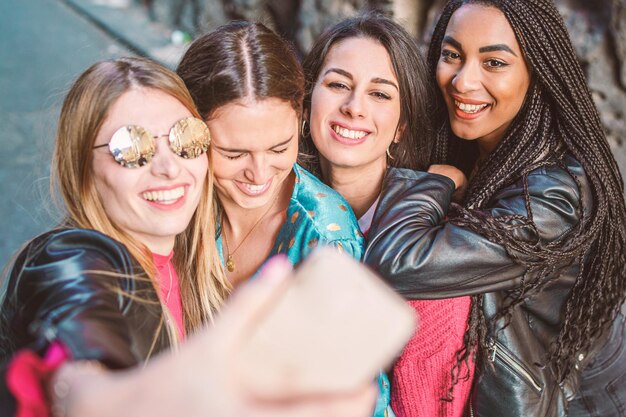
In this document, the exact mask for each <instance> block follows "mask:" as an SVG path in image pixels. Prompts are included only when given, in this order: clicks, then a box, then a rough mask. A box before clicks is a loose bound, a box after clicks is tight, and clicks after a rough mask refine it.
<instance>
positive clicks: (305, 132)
mask: <svg viewBox="0 0 626 417" xmlns="http://www.w3.org/2000/svg"><path fill="white" fill-rule="evenodd" d="M310 133H311V132H310V131H309V130H308V129H307V127H306V119H302V126H300V135H302V136H309V134H310Z"/></svg>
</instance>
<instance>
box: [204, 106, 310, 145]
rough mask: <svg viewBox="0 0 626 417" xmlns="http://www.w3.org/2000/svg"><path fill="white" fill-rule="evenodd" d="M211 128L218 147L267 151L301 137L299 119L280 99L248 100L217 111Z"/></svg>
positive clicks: (211, 120)
mask: <svg viewBox="0 0 626 417" xmlns="http://www.w3.org/2000/svg"><path fill="white" fill-rule="evenodd" d="M207 125H208V126H209V130H210V131H211V136H212V137H213V143H214V144H215V145H216V146H218V147H223V148H230V149H239V150H244V149H245V150H250V151H254V150H266V149H269V148H271V147H273V146H275V145H276V144H278V143H281V142H284V141H286V140H287V139H289V138H291V137H295V136H296V135H297V133H298V115H297V113H296V111H295V110H294V109H293V108H292V107H291V103H289V102H287V101H284V100H280V99H277V98H269V99H263V100H244V101H236V102H233V103H228V104H226V105H224V106H222V107H220V108H219V109H217V110H216V111H215V112H214V114H213V115H212V116H211V118H210V119H209V120H207Z"/></svg>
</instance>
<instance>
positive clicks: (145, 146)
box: [93, 117, 211, 168]
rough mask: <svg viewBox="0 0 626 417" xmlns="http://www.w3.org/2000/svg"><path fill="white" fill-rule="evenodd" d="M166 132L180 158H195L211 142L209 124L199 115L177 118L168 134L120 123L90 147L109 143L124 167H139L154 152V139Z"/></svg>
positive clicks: (115, 156) (205, 149)
mask: <svg viewBox="0 0 626 417" xmlns="http://www.w3.org/2000/svg"><path fill="white" fill-rule="evenodd" d="M163 136H167V137H168V140H169V146H170V149H171V150H172V152H174V153H175V154H176V155H178V156H180V157H181V158H185V159H193V158H197V157H199V156H200V155H202V154H203V153H205V152H206V151H207V149H208V148H209V144H210V143H211V135H210V133H209V128H208V127H207V125H206V124H205V123H204V122H203V121H202V120H200V119H198V118H195V117H186V118H184V119H180V120H179V121H177V122H176V123H174V126H172V128H171V129H170V131H169V133H168V134H164V135H153V134H152V133H151V132H150V131H149V130H148V129H146V128H144V127H141V126H138V125H128V126H122V127H120V128H119V129H118V130H116V131H115V133H113V136H111V140H110V141H109V143H105V144H102V145H98V146H94V147H93V149H98V148H102V147H105V146H108V147H109V151H110V152H111V155H113V158H115V160H116V161H117V162H119V164H120V165H122V166H124V167H127V168H138V167H141V166H144V165H146V164H147V163H149V162H150V161H151V160H152V158H153V157H154V153H155V152H156V145H155V143H154V141H155V139H157V138H160V137H163Z"/></svg>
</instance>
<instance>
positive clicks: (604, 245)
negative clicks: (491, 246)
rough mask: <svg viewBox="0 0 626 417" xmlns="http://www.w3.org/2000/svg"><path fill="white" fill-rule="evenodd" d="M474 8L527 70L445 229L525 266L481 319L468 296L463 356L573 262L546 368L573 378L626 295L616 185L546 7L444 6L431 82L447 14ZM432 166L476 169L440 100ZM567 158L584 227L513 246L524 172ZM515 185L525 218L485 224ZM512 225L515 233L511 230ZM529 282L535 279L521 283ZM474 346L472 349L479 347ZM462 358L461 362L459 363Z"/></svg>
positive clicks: (493, 1)
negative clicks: (509, 40)
mask: <svg viewBox="0 0 626 417" xmlns="http://www.w3.org/2000/svg"><path fill="white" fill-rule="evenodd" d="M465 4H479V5H484V6H490V7H495V8H497V9H499V10H500V11H501V12H502V13H503V14H504V16H505V17H506V18H507V20H508V22H509V24H510V25H511V27H512V29H513V32H514V33H515V36H516V38H517V41H518V42H519V45H520V48H521V50H522V52H523V54H524V57H525V60H526V63H527V65H528V68H529V70H530V72H531V78H532V79H531V85H530V87H529V89H528V92H527V94H526V97H525V101H524V104H523V106H522V108H521V109H520V111H519V113H518V115H517V116H516V118H515V120H514V121H513V122H512V123H511V126H510V127H509V129H508V131H507V132H506V134H505V135H504V137H503V139H502V140H501V142H500V143H499V145H498V146H497V148H496V149H495V150H494V151H493V152H492V153H491V154H490V155H489V157H488V159H487V160H485V161H484V162H483V163H481V164H480V166H479V167H478V170H477V172H476V173H475V175H474V176H473V177H472V178H471V181H470V184H469V187H468V192H467V194H466V197H465V200H464V201H463V202H462V204H460V205H453V207H452V209H451V212H450V213H449V221H450V222H451V223H454V224H457V225H460V226H463V227H467V228H469V229H471V230H473V231H475V232H477V233H480V234H481V235H483V236H485V237H486V238H487V239H489V240H491V241H493V242H496V243H498V244H500V245H502V246H504V248H506V250H507V252H508V253H509V255H510V256H511V258H512V259H513V260H514V261H515V262H518V263H520V264H522V265H524V266H526V268H527V271H528V272H527V273H526V276H525V277H524V279H523V281H522V284H521V286H520V288H518V289H517V291H515V292H512V293H511V294H510V295H509V298H508V302H507V303H506V305H505V306H502V307H501V308H500V309H499V311H498V312H497V314H496V315H495V316H494V317H493V318H490V319H486V318H485V316H484V314H483V312H482V297H481V296H474V297H472V310H471V315H470V324H469V326H468V329H469V330H468V332H466V335H465V351H464V352H462V353H464V354H467V352H469V351H470V350H472V349H474V348H476V347H478V349H479V351H481V352H482V353H484V352H485V349H484V348H485V347H486V346H485V342H486V340H487V339H488V336H493V332H494V329H495V323H496V321H498V320H499V319H504V325H505V326H506V324H508V322H509V319H510V312H511V311H512V309H513V308H515V307H516V306H517V305H519V304H520V303H522V302H523V301H524V300H525V299H526V298H527V297H528V296H529V295H531V294H532V293H534V292H537V291H539V290H541V289H542V288H543V287H544V286H545V285H546V283H547V281H548V277H549V276H551V275H553V274H554V273H556V272H557V271H559V270H560V268H562V267H563V266H564V265H569V264H572V263H579V264H580V272H579V274H578V276H577V277H576V281H575V283H574V287H573V288H572V290H571V292H570V294H569V297H568V299H567V302H566V305H565V310H564V311H563V312H562V314H563V321H562V327H561V329H560V332H559V335H558V337H557V339H556V340H555V341H554V343H553V344H552V346H551V348H550V353H549V357H548V358H546V362H547V363H548V364H550V365H552V366H553V367H554V370H555V371H556V376H557V378H558V380H559V381H560V380H562V379H564V378H565V377H566V376H567V375H568V373H569V372H570V371H571V370H572V367H573V366H574V363H575V354H576V352H578V351H581V350H583V351H584V350H587V349H588V348H589V347H590V346H591V345H592V344H593V343H594V341H595V340H596V338H597V337H598V336H599V334H600V332H601V331H602V330H603V329H604V328H606V327H607V325H608V324H609V323H610V322H611V321H612V320H613V319H614V318H615V316H616V314H617V312H618V310H619V308H620V306H621V304H622V303H623V302H624V299H625V289H626V208H625V204H624V197H623V192H624V183H623V181H622V178H621V176H620V173H619V169H618V167H617V164H616V162H615V159H614V157H613V155H612V154H611V150H610V148H609V145H608V143H607V140H606V137H605V135H604V132H603V130H602V126H601V123H600V118H599V116H598V112H597V110H596V107H595V106H594V104H593V101H592V99H591V94H590V92H589V89H588V87H587V83H586V80H585V77H584V74H583V71H582V69H581V67H580V65H579V64H578V61H577V57H576V55H575V52H574V49H573V47H572V44H571V41H570V38H569V35H568V33H567V29H566V28H565V25H564V22H563V20H562V18H561V16H560V14H559V12H558V10H557V9H556V8H555V6H554V5H553V4H552V2H551V1H549V0H451V1H449V2H448V3H447V4H446V5H445V7H444V9H443V12H442V15H441V17H440V19H439V21H438V23H437V25H436V27H435V30H434V33H433V36H432V40H431V44H430V49H429V52H428V65H429V69H430V71H431V75H432V76H433V77H434V75H435V71H436V67H437V62H438V60H439V58H440V54H441V44H442V39H443V36H444V35H445V31H446V27H447V25H448V22H449V20H450V18H451V16H452V14H453V13H454V12H455V11H456V10H457V9H458V8H459V7H461V6H462V5H465ZM438 100H439V104H438V105H439V110H438V112H437V116H436V121H437V125H438V126H441V128H440V129H439V131H438V132H437V135H436V143H435V149H434V158H435V160H436V161H437V162H438V163H448V164H453V165H456V166H458V167H460V168H461V169H463V170H464V171H465V172H466V174H467V173H469V171H470V170H471V169H472V167H473V166H474V165H475V164H476V162H477V156H478V153H477V149H476V143H475V141H466V140H462V139H459V138H457V137H455V136H454V134H453V133H452V132H451V129H450V125H449V123H448V122H447V120H448V115H447V111H446V109H445V105H444V104H443V99H442V97H441V94H438ZM565 153H569V154H571V155H573V156H574V157H575V158H576V159H577V160H578V161H579V162H580V163H581V165H582V167H583V169H584V171H585V174H586V176H587V178H588V181H589V184H590V189H591V199H592V201H593V204H592V205H589V204H585V201H582V202H581V205H582V210H583V211H582V213H583V216H582V217H581V218H582V220H581V221H580V222H579V224H578V225H577V226H576V228H575V229H574V230H572V231H571V232H570V233H569V234H567V235H566V236H565V237H562V238H560V239H557V240H556V241H553V242H548V243H546V242H541V241H539V240H536V241H521V240H519V239H517V238H515V227H519V224H521V225H523V226H525V227H531V228H533V229H535V231H536V226H535V224H534V222H533V220H532V211H531V207H530V197H529V194H528V188H527V176H528V174H529V173H530V172H531V171H533V170H535V169H537V168H539V167H542V166H548V165H557V166H562V167H564V164H563V162H562V161H563V157H564V155H565ZM519 180H522V183H523V184H524V185H525V187H524V190H525V192H524V197H525V200H526V208H527V211H528V216H527V217H523V216H514V219H512V218H511V216H509V217H506V218H503V217H497V218H496V217H492V216H489V215H485V214H484V211H481V209H483V208H486V207H488V205H489V203H490V200H491V198H492V197H493V196H494V194H495V193H496V192H498V190H501V189H502V188H503V187H506V186H507V185H510V184H512V183H514V182H516V181H519ZM511 220H516V222H515V223H516V225H517V226H511V224H512V222H511ZM529 276H532V277H533V278H534V279H532V280H530V279H527V278H528V277H529ZM479 342H480V343H479ZM461 357H463V355H461Z"/></svg>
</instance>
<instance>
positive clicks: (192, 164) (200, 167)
mask: <svg viewBox="0 0 626 417" xmlns="http://www.w3.org/2000/svg"><path fill="white" fill-rule="evenodd" d="M183 163H184V164H185V166H186V169H187V170H188V171H189V172H190V173H191V175H192V176H193V177H194V178H195V179H196V181H198V182H199V183H201V182H203V181H204V179H205V178H206V176H207V172H208V170H209V159H208V158H207V156H206V154H204V155H201V156H199V157H198V158H195V159H185V160H183Z"/></svg>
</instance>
